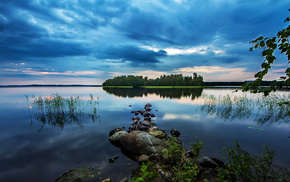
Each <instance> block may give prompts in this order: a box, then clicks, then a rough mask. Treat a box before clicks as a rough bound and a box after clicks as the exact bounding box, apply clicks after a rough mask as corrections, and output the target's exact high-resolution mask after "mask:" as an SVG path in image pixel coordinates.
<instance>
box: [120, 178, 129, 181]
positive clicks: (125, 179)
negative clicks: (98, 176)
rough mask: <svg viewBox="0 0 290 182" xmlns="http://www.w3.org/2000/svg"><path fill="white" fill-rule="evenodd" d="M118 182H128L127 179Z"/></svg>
mask: <svg viewBox="0 0 290 182" xmlns="http://www.w3.org/2000/svg"><path fill="white" fill-rule="evenodd" d="M120 182H128V179H127V178H126V177H125V178H123V179H122V180H121V181H120Z"/></svg>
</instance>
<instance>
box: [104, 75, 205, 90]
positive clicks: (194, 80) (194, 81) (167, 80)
mask: <svg viewBox="0 0 290 182" xmlns="http://www.w3.org/2000/svg"><path fill="white" fill-rule="evenodd" d="M102 85H103V86H133V87H139V86H202V85H203V77H202V76H200V75H197V74H196V73H193V74H192V76H183V75H182V74H171V75H161V76H160V77H159V78H156V79H151V78H148V77H143V76H134V75H128V76H117V77H114V78H113V79H108V80H106V81H105V82H104V83H103V84H102Z"/></svg>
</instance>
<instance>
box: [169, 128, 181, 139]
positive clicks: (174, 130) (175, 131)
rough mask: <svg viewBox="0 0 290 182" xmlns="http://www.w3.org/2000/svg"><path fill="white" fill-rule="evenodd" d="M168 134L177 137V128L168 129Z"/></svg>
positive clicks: (178, 133) (178, 134)
mask: <svg viewBox="0 0 290 182" xmlns="http://www.w3.org/2000/svg"><path fill="white" fill-rule="evenodd" d="M170 134H171V135H172V136H173V137H179V136H180V132H179V131H178V130H177V129H172V130H171V131H170Z"/></svg>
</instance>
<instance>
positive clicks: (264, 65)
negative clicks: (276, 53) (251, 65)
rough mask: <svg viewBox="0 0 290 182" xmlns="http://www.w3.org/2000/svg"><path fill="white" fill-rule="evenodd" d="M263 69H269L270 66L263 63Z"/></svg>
mask: <svg viewBox="0 0 290 182" xmlns="http://www.w3.org/2000/svg"><path fill="white" fill-rule="evenodd" d="M261 67H262V68H268V67H269V64H268V63H263V64H262V65H261Z"/></svg>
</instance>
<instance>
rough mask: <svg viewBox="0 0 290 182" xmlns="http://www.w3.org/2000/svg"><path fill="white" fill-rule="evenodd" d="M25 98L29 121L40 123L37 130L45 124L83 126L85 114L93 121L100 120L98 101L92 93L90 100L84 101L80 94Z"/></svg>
mask: <svg viewBox="0 0 290 182" xmlns="http://www.w3.org/2000/svg"><path fill="white" fill-rule="evenodd" d="M26 99H27V105H28V109H29V114H30V118H31V123H32V122H33V120H37V121H39V122H40V123H41V124H42V126H41V128H40V129H39V131H41V130H42V128H43V127H44V126H45V125H46V124H47V125H51V126H53V127H56V128H61V129H63V128H64V125H66V124H73V123H76V124H78V125H79V126H80V127H81V128H83V127H84V126H83V124H82V120H83V118H84V117H86V116H88V117H89V118H90V119H92V121H93V122H95V120H97V119H98V120H99V121H100V116H99V115H98V112H99V101H98V100H95V99H94V97H93V95H90V100H88V101H86V102H85V101H84V100H82V99H81V97H80V96H71V97H70V98H63V97H61V96H59V95H58V94H52V96H49V97H41V96H39V97H35V96H32V97H31V98H29V97H28V96H26ZM97 99H98V98H97Z"/></svg>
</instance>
